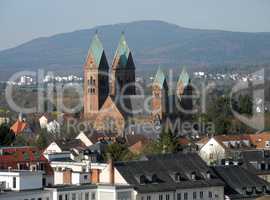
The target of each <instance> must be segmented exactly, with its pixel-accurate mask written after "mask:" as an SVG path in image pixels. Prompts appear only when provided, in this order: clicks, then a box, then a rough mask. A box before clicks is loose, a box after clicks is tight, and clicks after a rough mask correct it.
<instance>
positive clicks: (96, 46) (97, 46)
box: [88, 30, 104, 66]
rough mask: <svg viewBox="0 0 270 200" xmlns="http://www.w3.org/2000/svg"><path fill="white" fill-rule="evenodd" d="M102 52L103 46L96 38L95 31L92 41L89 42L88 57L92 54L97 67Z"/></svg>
mask: <svg viewBox="0 0 270 200" xmlns="http://www.w3.org/2000/svg"><path fill="white" fill-rule="evenodd" d="M103 52H104V49H103V45H102V43H101V41H100V39H99V37H98V31H97V30H96V33H95V35H94V37H93V40H92V42H91V45H90V48H89V51H88V55H89V54H92V56H93V57H94V59H95V63H96V65H97V66H99V64H100V61H101V57H102V54H103Z"/></svg>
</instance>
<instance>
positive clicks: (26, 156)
mask: <svg viewBox="0 0 270 200" xmlns="http://www.w3.org/2000/svg"><path fill="white" fill-rule="evenodd" d="M26 163H31V164H35V163H43V164H45V171H46V173H47V174H52V173H53V172H52V169H51V167H50V165H49V162H48V160H47V159H46V158H45V157H44V156H43V154H42V151H41V150H39V149H38V148H35V147H4V148H1V154H0V169H8V167H12V168H13V169H17V167H18V164H26Z"/></svg>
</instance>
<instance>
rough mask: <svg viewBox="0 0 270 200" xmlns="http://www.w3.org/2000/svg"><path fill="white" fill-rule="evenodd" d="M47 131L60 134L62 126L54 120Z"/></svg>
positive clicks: (48, 125)
mask: <svg viewBox="0 0 270 200" xmlns="http://www.w3.org/2000/svg"><path fill="white" fill-rule="evenodd" d="M47 131H48V132H49V133H52V134H57V133H60V124H59V123H58V122H57V121H56V120H53V121H51V122H49V123H48V124H47Z"/></svg>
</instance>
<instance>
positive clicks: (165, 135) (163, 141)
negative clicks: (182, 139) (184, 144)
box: [157, 128, 179, 153]
mask: <svg viewBox="0 0 270 200" xmlns="http://www.w3.org/2000/svg"><path fill="white" fill-rule="evenodd" d="M157 146H158V148H159V149H160V151H161V152H162V153H175V152H177V151H178V150H179V145H178V141H177V138H176V136H175V135H174V134H173V133H172V131H171V130H170V129H169V128H164V129H163V130H162V132H161V133H160V136H159V140H158V145H157Z"/></svg>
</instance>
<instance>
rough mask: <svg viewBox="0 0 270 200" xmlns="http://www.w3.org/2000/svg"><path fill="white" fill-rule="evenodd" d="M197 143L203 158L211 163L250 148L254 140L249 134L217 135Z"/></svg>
mask: <svg viewBox="0 0 270 200" xmlns="http://www.w3.org/2000/svg"><path fill="white" fill-rule="evenodd" d="M197 145H198V147H199V155H200V156H201V158H202V159H203V160H204V161H205V162H207V163H208V164H210V163H213V162H220V161H221V160H222V159H224V158H227V157H229V156H233V155H234V153H236V152H239V151H240V150H244V149H250V148H251V146H252V141H251V137H250V136H249V135H217V136H213V137H211V138H203V139H202V140H200V141H198V142H197Z"/></svg>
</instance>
